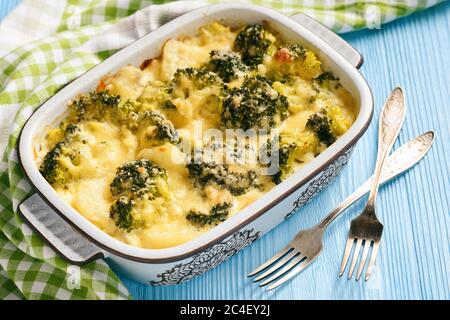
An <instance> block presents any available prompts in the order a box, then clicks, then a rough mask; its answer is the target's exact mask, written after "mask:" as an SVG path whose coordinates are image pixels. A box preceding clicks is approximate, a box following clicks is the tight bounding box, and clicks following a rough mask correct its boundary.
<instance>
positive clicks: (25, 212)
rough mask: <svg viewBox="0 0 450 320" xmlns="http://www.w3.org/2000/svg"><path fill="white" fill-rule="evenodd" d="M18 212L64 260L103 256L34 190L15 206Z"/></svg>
mask: <svg viewBox="0 0 450 320" xmlns="http://www.w3.org/2000/svg"><path fill="white" fill-rule="evenodd" d="M19 213H20V215H21V216H22V218H23V219H24V220H25V222H27V224H28V225H29V226H31V228H32V229H33V230H34V231H36V232H37V233H38V234H39V235H40V236H41V237H42V238H43V239H44V240H45V241H46V242H47V243H48V244H49V245H50V246H51V247H52V248H53V249H54V250H55V251H56V252H57V253H59V254H60V255H61V256H62V257H63V258H64V259H65V260H67V261H69V262H70V263H73V264H75V265H83V264H86V263H88V262H90V261H92V260H95V259H98V258H103V257H104V252H103V251H102V250H101V249H100V248H99V247H97V246H96V245H94V244H93V243H92V242H91V241H89V240H88V239H87V238H85V237H84V236H82V235H81V234H80V233H79V232H78V231H76V230H75V229H74V228H72V227H71V226H70V225H69V224H68V223H67V222H66V221H65V220H64V219H63V218H61V217H60V216H59V215H58V214H56V212H55V210H54V209H53V208H51V207H50V206H49V205H48V204H47V202H45V201H44V200H43V199H42V198H41V197H40V196H39V194H37V193H35V194H33V195H32V196H31V197H29V198H27V199H26V200H25V201H23V202H22V203H21V204H20V205H19Z"/></svg>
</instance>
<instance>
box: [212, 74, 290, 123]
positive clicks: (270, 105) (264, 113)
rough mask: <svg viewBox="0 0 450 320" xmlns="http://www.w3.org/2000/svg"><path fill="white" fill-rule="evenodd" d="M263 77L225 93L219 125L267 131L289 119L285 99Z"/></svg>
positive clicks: (251, 78)
mask: <svg viewBox="0 0 450 320" xmlns="http://www.w3.org/2000/svg"><path fill="white" fill-rule="evenodd" d="M271 85H272V83H271V81H270V80H268V79H267V78H265V77H263V76H256V77H246V79H245V80H244V82H243V84H242V86H241V87H240V88H232V89H230V90H228V91H227V95H226V97H225V99H224V101H223V106H222V113H221V115H220V117H221V123H222V125H223V126H224V127H226V128H234V129H239V128H240V129H243V130H248V129H250V128H255V129H257V128H265V129H270V128H272V127H274V126H275V125H276V124H277V123H278V122H280V121H281V120H284V119H285V118H286V117H287V116H288V107H289V103H288V100H287V98H286V97H285V96H283V95H281V94H279V93H278V92H277V91H276V90H275V89H273V88H272V86H271Z"/></svg>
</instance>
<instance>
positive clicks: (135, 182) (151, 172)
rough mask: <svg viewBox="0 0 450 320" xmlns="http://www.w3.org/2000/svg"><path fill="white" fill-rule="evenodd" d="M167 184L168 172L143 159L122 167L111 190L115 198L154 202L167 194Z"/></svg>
mask: <svg viewBox="0 0 450 320" xmlns="http://www.w3.org/2000/svg"><path fill="white" fill-rule="evenodd" d="M166 184H167V174H166V170H165V169H163V168H161V167H159V166H157V165H156V164H153V163H152V162H151V161H150V160H145V159H142V160H135V161H130V162H127V163H125V164H124V165H122V166H120V167H119V168H118V169H117V172H116V176H115V177H114V180H113V181H112V182H111V184H110V190H111V194H112V195H113V196H114V197H119V196H126V197H128V198H130V199H143V198H146V199H149V200H152V199H154V198H156V197H160V196H162V195H163V194H164V193H165V188H164V186H165V185H166Z"/></svg>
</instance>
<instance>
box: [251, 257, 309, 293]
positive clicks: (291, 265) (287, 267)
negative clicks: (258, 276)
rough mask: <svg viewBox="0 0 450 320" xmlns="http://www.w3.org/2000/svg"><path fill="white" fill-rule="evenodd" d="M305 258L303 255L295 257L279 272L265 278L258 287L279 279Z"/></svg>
mask: <svg viewBox="0 0 450 320" xmlns="http://www.w3.org/2000/svg"><path fill="white" fill-rule="evenodd" d="M304 258H305V256H304V255H299V256H297V257H295V258H294V259H292V260H291V261H289V262H288V263H286V264H285V265H284V266H283V267H282V268H281V269H280V270H278V271H277V272H276V273H275V274H273V275H272V276H270V277H269V278H267V279H266V280H264V281H263V282H261V283H260V284H259V286H260V287H263V286H265V285H267V284H269V283H270V282H272V281H273V280H275V279H278V278H279V277H281V276H282V275H283V274H285V273H286V272H288V271H289V270H291V269H292V268H293V267H295V266H296V265H297V264H299V263H300V262H301V261H302V260H303V259H304Z"/></svg>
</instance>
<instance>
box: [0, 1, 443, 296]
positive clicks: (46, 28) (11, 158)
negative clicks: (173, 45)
mask: <svg viewBox="0 0 450 320" xmlns="http://www.w3.org/2000/svg"><path fill="white" fill-rule="evenodd" d="M153 2H154V4H152V2H151V1H148V0H142V1H140V0H60V1H53V0H25V1H24V2H23V3H22V4H20V5H19V6H18V7H17V8H16V9H15V10H14V11H13V13H12V14H11V15H10V16H9V17H7V18H6V19H5V20H4V21H3V23H2V24H1V25H0V153H2V152H3V151H5V152H4V156H3V160H2V161H1V162H0V230H1V231H0V299H127V298H130V296H129V293H128V291H127V289H126V288H125V287H124V286H123V284H122V283H121V282H120V280H119V279H118V277H117V276H116V275H115V274H114V273H113V272H112V271H111V269H110V268H109V267H108V265H107V264H106V263H105V262H104V261H103V260H98V261H93V262H91V263H89V264H87V265H85V266H83V267H81V268H77V267H74V266H70V264H68V263H67V262H66V261H64V260H63V259H62V258H60V257H59V256H58V255H57V254H55V252H54V251H53V250H52V249H51V248H50V247H49V246H48V245H46V244H45V243H44V242H43V241H42V240H41V239H40V238H39V236H38V235H36V234H35V233H34V232H33V231H32V230H31V229H30V228H29V227H28V226H27V225H26V224H24V223H23V222H22V220H21V218H20V217H19V216H18V214H17V207H18V205H19V203H20V202H21V201H22V200H24V199H25V198H26V197H27V196H29V195H31V194H32V193H33V189H32V187H31V186H30V184H29V183H28V182H27V180H26V179H25V177H24V174H23V173H22V171H21V168H20V166H19V164H18V161H17V149H16V144H17V139H18V136H19V133H20V131H21V129H22V127H23V125H24V123H25V121H26V120H27V118H28V117H29V116H30V115H31V114H32V112H33V111H34V110H35V109H36V108H38V107H39V106H40V105H41V104H42V103H43V102H44V101H45V100H47V99H48V98H49V97H50V96H51V95H53V94H54V93H55V92H56V91H58V89H59V88H61V87H62V86H64V85H65V84H66V83H68V82H69V81H71V80H73V79H74V78H76V77H78V76H79V75H81V74H82V73H84V72H85V71H86V70H88V69H89V68H91V67H92V66H94V65H96V64H98V63H99V62H101V61H102V60H103V59H105V58H106V57H108V56H109V55H110V54H111V53H113V52H114V51H115V50H117V49H120V48H121V47H123V46H125V45H126V44H128V43H130V42H131V41H133V40H135V39H137V38H138V37H141V36H142V35H144V34H146V33H148V32H150V31H151V30H154V29H155V28H157V27H158V26H159V25H160V24H161V23H164V22H165V21H168V20H170V19H172V18H174V17H176V16H178V15H180V14H182V13H184V12H187V11H189V10H192V9H194V8H196V7H199V6H202V5H206V4H208V3H211V2H217V1H209V2H204V1H177V2H170V3H165V4H162V3H163V2H169V1H161V0H159V1H156V0H155V1H153ZM251 2H254V3H257V4H260V5H265V6H269V7H273V8H276V9H279V10H281V11H282V12H283V13H285V14H288V15H289V14H293V13H296V12H304V13H307V14H309V15H310V16H312V17H314V18H316V19H317V20H319V21H321V22H322V23H324V24H325V25H326V26H328V27H330V28H332V29H333V30H335V31H337V32H346V31H351V30H354V29H358V28H363V27H376V26H377V25H379V24H380V23H384V22H388V21H391V20H393V19H395V18H397V17H400V16H404V15H407V14H409V13H411V12H414V11H417V10H420V9H424V8H426V7H429V6H431V5H434V4H436V3H437V2H439V1H438V0H385V1H375V0H366V1H360V0H299V1H280V0H279V1H271V0H259V1H256V0H255V1H251ZM74 272H75V273H74ZM74 276H76V277H78V278H77V279H78V281H73V280H74V278H73V277H74Z"/></svg>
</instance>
